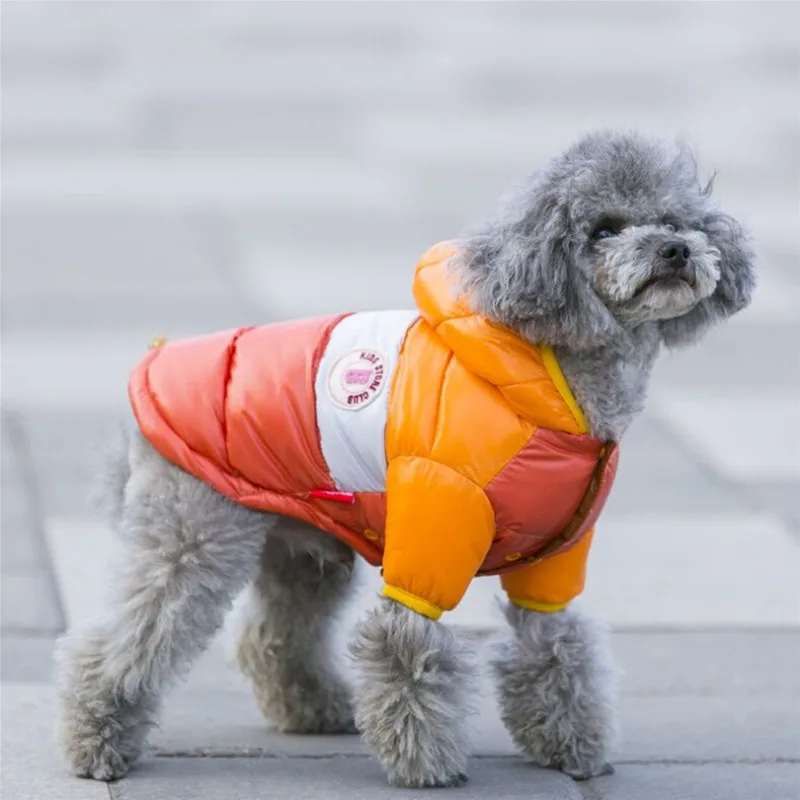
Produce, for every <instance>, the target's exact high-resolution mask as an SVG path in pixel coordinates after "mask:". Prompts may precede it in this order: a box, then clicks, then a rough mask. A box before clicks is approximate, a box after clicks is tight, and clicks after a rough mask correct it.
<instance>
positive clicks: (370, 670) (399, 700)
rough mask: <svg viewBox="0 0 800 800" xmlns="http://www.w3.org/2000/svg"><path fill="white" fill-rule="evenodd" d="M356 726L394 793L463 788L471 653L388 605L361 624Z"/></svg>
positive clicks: (440, 629) (356, 648)
mask: <svg viewBox="0 0 800 800" xmlns="http://www.w3.org/2000/svg"><path fill="white" fill-rule="evenodd" d="M351 652H352V654H353V656H354V657H355V658H356V659H357V662H358V665H359V668H360V673H361V682H360V687H359V693H358V696H357V704H356V723H357V725H358V728H359V730H360V731H361V732H362V735H363V736H364V739H365V740H366V742H367V744H369V745H370V747H371V748H372V749H373V751H374V752H375V753H376V755H377V756H378V758H379V760H380V762H381V764H382V765H383V767H384V769H385V770H386V772H387V774H388V777H389V782H390V783H391V784H392V785H394V786H403V787H408V788H424V787H436V786H458V785H460V784H463V783H465V782H466V780H467V777H466V775H465V772H464V771H465V769H466V766H467V757H468V752H469V740H468V737H467V726H466V720H467V716H468V712H469V711H470V710H471V709H470V706H469V697H470V692H471V690H472V688H473V686H472V673H473V661H472V658H471V655H472V654H471V653H470V652H469V648H468V647H467V645H466V644H465V643H463V642H462V641H460V640H459V639H457V638H456V636H455V634H454V633H453V632H452V631H451V630H449V629H448V628H446V627H445V626H444V625H442V624H441V623H439V622H434V621H432V620H430V619H427V618H426V617H423V616H421V615H420V614H417V613H416V612H415V611H411V610H410V609H408V608H406V607H405V606H402V605H400V604H399V603H395V602H394V601H392V600H382V601H381V605H380V606H379V608H377V609H376V610H375V611H373V612H372V613H371V614H370V615H369V616H368V617H367V618H366V619H364V620H363V621H362V622H361V623H359V625H358V627H357V630H356V635H355V639H354V641H353V643H352V645H351Z"/></svg>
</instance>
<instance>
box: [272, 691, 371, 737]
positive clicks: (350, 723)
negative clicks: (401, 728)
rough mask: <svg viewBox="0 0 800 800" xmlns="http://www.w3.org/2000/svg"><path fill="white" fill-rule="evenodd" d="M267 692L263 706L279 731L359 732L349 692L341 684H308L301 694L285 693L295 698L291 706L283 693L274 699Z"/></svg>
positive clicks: (301, 732) (307, 732)
mask: <svg viewBox="0 0 800 800" xmlns="http://www.w3.org/2000/svg"><path fill="white" fill-rule="evenodd" d="M269 694H270V697H269V698H268V702H264V703H263V704H262V709H263V711H264V713H265V714H266V715H267V716H268V717H271V718H272V719H273V720H275V722H276V723H277V726H278V730H280V732H281V733H292V734H312V735H313V734H317V735H319V734H357V733H358V728H356V724H355V721H354V719H353V702H352V699H351V697H350V692H349V691H348V690H347V689H346V688H345V687H344V686H342V685H337V684H335V683H330V684H319V685H317V684H316V683H315V682H313V683H307V684H305V685H304V686H303V692H302V693H301V692H300V691H294V692H291V693H288V694H289V696H290V697H291V698H292V700H293V701H294V702H293V703H292V704H291V705H290V704H288V703H287V700H286V696H285V695H282V696H281V697H280V698H279V699H276V698H275V697H274V693H273V692H272V691H271V690H270V693H269Z"/></svg>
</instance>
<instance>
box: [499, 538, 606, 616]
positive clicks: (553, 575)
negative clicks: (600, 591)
mask: <svg viewBox="0 0 800 800" xmlns="http://www.w3.org/2000/svg"><path fill="white" fill-rule="evenodd" d="M593 535H594V531H593V530H590V531H589V533H587V534H586V535H585V536H584V537H583V538H582V539H581V540H580V541H579V542H578V543H577V544H576V545H575V546H574V547H571V548H569V550H564V551H563V552H561V553H558V554H557V555H554V556H552V557H551V558H545V559H543V560H542V561H539V562H537V563H534V564H530V565H529V566H527V567H524V568H523V569H519V570H515V571H514V572H507V573H505V574H504V575H501V576H500V581H501V583H502V586H503V589H504V590H505V592H506V594H507V595H508V596H509V598H510V599H511V601H512V602H515V601H516V602H519V601H520V600H521V601H533V602H534V603H537V604H542V605H553V606H562V605H565V604H566V603H568V602H569V601H570V600H572V599H573V598H575V597H577V596H578V595H579V594H580V593H581V592H582V591H583V586H584V583H585V581H586V560H587V558H588V556H589V548H590V547H591V545H592V537H593ZM521 604H524V603H521Z"/></svg>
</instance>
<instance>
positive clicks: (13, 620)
mask: <svg viewBox="0 0 800 800" xmlns="http://www.w3.org/2000/svg"><path fill="white" fill-rule="evenodd" d="M0 598H1V599H0V606H2V607H0V620H2V622H1V623H0V627H2V628H3V629H4V630H11V631H14V632H23V631H43V632H53V633H56V632H59V631H61V630H63V628H64V620H63V617H62V615H61V609H60V607H59V604H58V597H57V593H56V589H55V586H54V584H53V579H52V577H51V575H50V572H49V570H46V569H44V568H35V567H33V568H30V569H26V570H24V571H22V570H16V571H15V572H13V573H10V574H9V573H4V574H3V578H2V581H0Z"/></svg>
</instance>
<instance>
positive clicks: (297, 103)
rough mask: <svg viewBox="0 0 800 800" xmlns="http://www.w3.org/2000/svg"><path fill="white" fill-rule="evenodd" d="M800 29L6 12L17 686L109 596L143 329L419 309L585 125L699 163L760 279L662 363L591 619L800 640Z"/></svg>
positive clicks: (328, 15)
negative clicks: (428, 265) (468, 246)
mask: <svg viewBox="0 0 800 800" xmlns="http://www.w3.org/2000/svg"><path fill="white" fill-rule="evenodd" d="M799 10H800V6H798V4H797V3H790V2H775V3H769V2H752V3H748V2H728V3H726V2H686V3H681V2H670V3H659V2H622V3H612V2H584V3H572V2H527V3H511V2H508V3H501V2H491V3H478V2H474V3H473V2H471V3H453V2H448V3H435V2H425V3H415V2H402V3H392V2H359V3H345V2H318V3H304V2H292V3H278V2H198V3H195V2H120V1H117V2H104V3H100V2H68V1H63V0H62V1H61V2H53V3H48V2H35V3H34V2H13V0H5V1H4V2H3V4H2V423H3V425H2V456H3V472H2V481H3V483H2V490H3V495H2V512H3V526H2V535H3V573H2V591H3V601H4V602H3V626H4V630H5V631H6V633H7V638H8V641H9V642H10V644H9V646H8V647H6V648H5V649H4V658H6V657H7V662H6V663H7V664H8V665H10V666H9V667H8V668H9V669H21V667H19V666H18V664H19V663H27V662H20V661H19V659H20V658H23V656H24V654H26V653H30V652H32V651H31V650H30V648H32V647H35V646H38V645H31V644H30V641H28V640H30V639H36V640H37V641H39V640H41V641H43V642H44V644H43V645H42V647H43V648H44V649H46V648H47V647H49V639H50V637H51V635H52V633H53V632H54V631H57V630H59V629H60V628H61V627H62V626H63V625H64V622H65V617H69V616H70V614H71V613H72V612H71V611H70V608H73V610H74V609H76V608H78V606H80V604H81V602H84V604H88V605H91V603H92V602H94V601H93V600H92V599H91V598H92V597H93V595H91V588H87V587H91V586H93V585H95V584H96V583H97V582H98V581H97V576H98V574H99V573H101V572H102V569H103V564H104V561H103V558H104V554H105V553H106V552H107V551H108V548H109V547H113V544H110V542H111V537H110V536H109V535H108V534H107V532H106V531H105V530H104V529H103V528H101V527H100V526H98V525H97V524H96V522H95V521H94V517H93V516H92V513H91V511H90V508H89V506H88V504H87V500H86V497H87V486H88V479H89V472H90V467H91V465H92V464H93V460H92V459H93V455H92V451H93V448H94V446H95V444H97V442H98V440H100V439H101V438H102V436H103V435H104V434H103V431H104V430H106V429H107V427H108V425H110V424H111V423H112V422H113V421H114V420H115V419H116V418H117V416H118V415H119V414H120V413H122V412H124V410H125V389H126V378H127V374H128V371H129V369H130V368H131V366H132V365H133V364H134V363H135V362H136V360H137V359H138V358H139V357H140V356H141V355H142V353H143V352H144V350H145V348H146V346H147V343H148V342H149V340H150V338H151V337H152V336H153V335H154V334H157V333H163V334H166V335H167V336H170V337H177V336H180V335H184V334H189V333H198V332H204V331H212V330H215V329H218V328H220V327H223V326H225V327H227V326H235V325H241V324H247V323H257V322H266V321H269V320H274V319H279V318H286V317H293V316H304V315H313V314H319V313H324V312H329V311H331V312H332V311H340V310H346V309H355V310H357V309H368V308H389V307H407V306H409V305H410V303H411V296H410V280H411V275H412V271H413V268H414V265H415V262H416V259H417V257H418V256H419V255H420V254H421V253H422V252H423V251H424V250H425V249H426V248H427V247H428V246H429V245H431V244H432V243H434V242H436V241H437V240H440V239H443V238H448V237H451V236H453V235H454V234H455V233H457V232H458V231H459V230H460V229H461V228H462V227H463V226H464V225H466V224H468V223H471V222H474V221H475V220H476V219H480V218H481V216H482V215H484V214H486V213H487V212H488V211H490V210H491V209H492V208H493V207H494V204H495V202H496V200H497V197H498V195H499V194H501V193H502V192H503V191H504V190H505V189H506V188H507V187H508V185H509V183H510V182H512V181H514V180H516V179H517V178H519V177H520V176H521V175H523V174H525V173H527V172H529V171H531V170H533V169H536V168H537V167H538V166H540V165H542V164H543V163H544V162H545V161H546V160H547V159H548V158H550V157H551V156H553V155H555V154H557V153H558V152H559V151H561V150H562V149H563V148H564V147H566V146H567V145H569V144H570V143H571V142H572V141H573V140H574V139H575V138H576V137H578V136H579V135H581V134H582V133H583V132H585V131H587V130H588V129H591V128H595V127H623V128H637V129H640V130H643V131H647V132H651V133H655V134H660V135H664V136H675V135H679V136H683V137H685V138H687V139H688V140H689V141H690V142H692V143H693V144H694V145H695V146H696V149H697V151H698V154H699V156H700V159H701V163H702V165H703V168H704V170H705V172H706V173H707V174H709V175H710V174H711V173H712V172H713V171H716V172H717V175H718V177H717V184H716V185H717V193H718V197H719V200H720V202H721V203H723V204H724V205H725V206H727V208H728V209H729V210H730V211H731V212H732V213H734V214H737V215H738V216H739V217H740V218H741V219H742V220H743V221H744V222H745V223H746V224H747V225H748V226H749V227H750V228H751V229H752V231H753V234H754V236H755V240H756V244H757V249H758V253H759V259H760V269H761V285H760V288H759V291H758V293H757V296H756V301H755V303H754V305H753V307H752V308H751V309H749V310H748V311H747V312H745V313H743V314H741V315H740V316H739V317H737V319H736V320H735V321H734V322H732V323H731V324H730V325H728V326H727V327H725V328H723V329H720V330H719V331H715V332H714V333H713V334H712V335H711V336H709V337H708V339H707V340H706V341H705V343H704V344H703V345H702V346H701V347H699V348H698V349H696V350H692V351H689V352H686V353H681V354H679V355H676V356H674V357H670V358H668V359H666V360H664V361H663V362H662V363H661V364H660V365H659V367H658V369H657V374H656V378H655V383H654V388H653V392H652V398H651V403H650V406H649V408H648V411H647V413H646V414H645V416H644V417H643V418H642V419H641V420H640V421H639V422H637V424H636V425H635V426H634V429H633V430H632V431H631V433H630V436H629V440H628V442H626V445H625V447H624V448H623V457H622V468H621V472H620V477H619V483H618V486H617V489H616V492H615V494H614V497H613V500H612V504H611V507H610V509H609V512H608V515H607V517H606V521H605V524H604V525H603V526H602V533H601V534H600V535H599V536H598V537H597V545H596V554H595V556H594V558H593V560H592V571H591V575H590V584H589V589H588V590H587V594H586V602H587V603H589V604H591V605H593V606H595V607H596V608H597V609H598V610H599V612H600V613H602V614H603V615H604V616H606V617H607V618H608V619H610V620H611V621H612V622H613V623H614V624H615V625H617V626H621V627H625V626H628V627H631V626H632V627H636V626H676V625H677V626H703V625H711V626H713V625H765V626H774V625H787V624H788V625H796V624H797V623H798V620H799V619H800V614H799V612H798V606H799V603H798V589H797V586H798V582H797V574H798V573H797V570H798V556H797V554H798V542H800V539H798V529H799V527H800V503H798V498H800V469H799V468H798V452H800V447H799V446H798V445H799V444H800V441H799V440H798V428H800V406H799V403H798V399H799V398H800V383H799V382H798V377H799V373H798V368H799V367H800V361H799V360H798V341H799V340H800V336H799V334H800V262H799V261H798V255H799V253H798V231H799V230H800V227H799V226H798V202H799V201H800V193H799V191H798V176H799V175H800V146H799V145H800V142H799V140H798V100H799V98H800V93H799V89H800V78H799V77H798V76H799V75H800V59H799V57H798V42H797V31H798V25H800V13H798V12H799ZM482 585H483V586H486V588H485V589H480V590H479V591H480V592H489V593H492V592H494V589H495V587H494V584H493V583H491V584H489V583H488V582H487V583H485V584H482ZM81 592H89V593H90V594H89V595H88V596H87V597H86V598H85V599H84V601H81V599H80V598H81V597H82V596H83V595H82V594H81ZM471 596H472V595H471ZM76 604H77V605H76ZM466 608H467V610H466V611H464V612H463V614H464V615H465V616H464V618H465V619H466V620H467V621H472V622H475V621H476V620H482V619H483V618H484V616H486V615H488V614H489V610H488V609H487V604H485V603H484V602H483V599H482V596H481V598H479V599H478V600H476V601H475V602H474V605H472V606H470V605H469V604H467V606H466ZM75 613H77V611H76V612H75ZM492 613H493V612H492ZM20 642H22V643H20ZM25 642H27V644H25ZM15 643H16V644H15ZM15 647H16V648H17V649H14V648H15ZM26 648H28V649H26ZM20 654H22V655H20ZM25 657H27V656H25Z"/></svg>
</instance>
